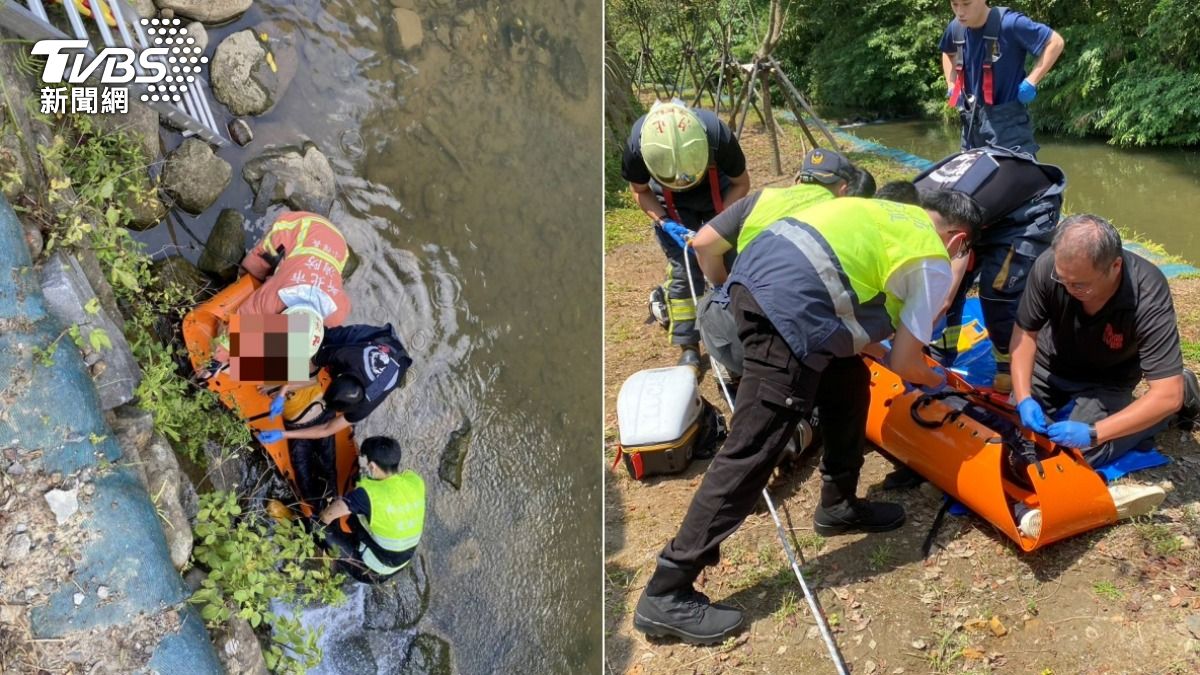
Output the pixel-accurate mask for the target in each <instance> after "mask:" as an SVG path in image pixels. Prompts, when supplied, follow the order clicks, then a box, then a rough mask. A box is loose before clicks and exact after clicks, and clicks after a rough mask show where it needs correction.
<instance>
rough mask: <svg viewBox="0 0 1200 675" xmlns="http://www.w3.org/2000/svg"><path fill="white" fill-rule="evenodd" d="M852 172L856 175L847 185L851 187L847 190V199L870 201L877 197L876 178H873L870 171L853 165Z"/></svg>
mask: <svg viewBox="0 0 1200 675" xmlns="http://www.w3.org/2000/svg"><path fill="white" fill-rule="evenodd" d="M850 172H851V173H852V174H854V175H853V177H851V179H850V180H849V181H847V184H848V185H849V186H850V187H849V188H848V189H847V190H846V196H847V197H863V198H864V199H870V198H871V197H873V196H875V176H872V175H871V172H870V171H867V170H866V169H864V168H862V167H861V166H856V165H853V164H852V165H851V166H850Z"/></svg>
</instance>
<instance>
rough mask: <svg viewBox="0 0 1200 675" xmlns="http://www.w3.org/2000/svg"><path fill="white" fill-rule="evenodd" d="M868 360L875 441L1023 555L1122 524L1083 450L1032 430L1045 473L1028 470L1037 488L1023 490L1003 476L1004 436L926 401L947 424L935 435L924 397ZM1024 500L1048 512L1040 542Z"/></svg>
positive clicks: (993, 405)
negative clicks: (1029, 525) (1022, 521)
mask: <svg viewBox="0 0 1200 675" xmlns="http://www.w3.org/2000/svg"><path fill="white" fill-rule="evenodd" d="M867 361H868V366H869V367H870V369H871V407H870V413H869V415H868V420H867V438H868V439H870V441H871V442H872V443H875V444H876V445H878V446H879V447H880V448H883V449H884V450H885V451H886V452H887V453H888V454H889V455H891V456H892V457H894V458H895V459H897V460H899V461H900V462H903V463H904V464H905V465H907V466H908V467H910V468H911V469H913V470H914V471H916V472H917V473H919V474H921V476H923V477H924V478H925V479H926V480H928V481H929V482H931V483H933V484H934V485H936V486H937V487H939V488H941V489H942V490H943V491H944V492H946V493H947V494H949V495H950V496H951V497H953V498H954V499H956V500H958V501H959V502H961V503H962V504H963V505H964V506H966V507H967V508H969V509H970V510H971V511H973V512H974V513H976V514H977V515H979V516H980V517H981V518H983V519H984V520H986V521H988V522H989V523H991V524H992V525H994V526H996V528H997V529H999V530H1000V531H1001V532H1003V533H1004V534H1005V535H1007V536H1008V537H1009V538H1010V539H1012V540H1013V541H1014V542H1016V543H1017V545H1018V546H1020V547H1021V550H1023V551H1033V550H1036V549H1038V548H1041V547H1043V546H1046V545H1048V544H1052V543H1054V542H1056V541H1059V540H1061V539H1066V538H1068V537H1072V536H1074V535H1077V534H1080V533H1082V532H1087V531H1088V530H1092V529H1095V528H1098V527H1103V526H1105V525H1109V524H1112V523H1114V522H1116V520H1117V511H1116V507H1115V506H1114V505H1113V501H1112V497H1111V495H1110V494H1109V492H1108V488H1107V486H1106V485H1105V484H1104V481H1103V480H1102V479H1101V478H1100V476H1099V474H1097V473H1096V472H1095V471H1093V470H1092V468H1091V467H1090V466H1089V465H1088V463H1087V462H1086V461H1085V460H1084V459H1083V456H1082V455H1081V454H1080V453H1079V451H1077V450H1074V449H1072V448H1064V447H1060V446H1056V445H1054V444H1052V443H1050V441H1048V440H1047V439H1045V438H1043V437H1040V436H1036V435H1034V434H1032V433H1031V432H1024V433H1023V436H1024V437H1025V438H1027V439H1030V440H1033V441H1034V443H1036V444H1037V446H1038V450H1039V455H1040V456H1041V460H1040V462H1041V468H1042V470H1041V471H1040V472H1039V471H1038V470H1037V468H1036V466H1035V465H1033V464H1030V465H1029V466H1028V467H1026V471H1027V473H1028V475H1029V482H1030V485H1031V486H1032V490H1030V489H1027V488H1025V487H1022V486H1020V485H1017V484H1015V483H1013V482H1012V481H1010V480H1008V479H1007V478H1006V477H1005V476H1004V475H1003V471H1002V466H1003V463H1004V461H1005V447H1004V444H1003V443H1002V441H1001V438H1000V435H999V434H998V433H996V432H995V431H994V430H992V429H990V428H989V427H987V426H986V425H984V424H983V423H981V422H979V421H977V420H975V419H972V418H971V417H969V416H967V415H953V414H952V413H953V411H954V408H952V407H951V406H950V405H948V404H947V403H945V402H944V401H940V400H928V399H926V400H925V401H922V402H921V404H920V405H921V409H920V410H919V411H918V412H919V413H920V416H921V417H926V418H932V419H939V418H940V419H944V420H946V421H945V423H944V424H942V425H941V426H940V427H938V428H932V429H931V428H928V427H926V426H922V425H921V424H918V423H917V421H916V420H915V419H914V416H913V410H912V408H913V406H914V404H917V403H918V400H919V399H921V396H922V393H921V391H919V390H913V391H909V392H905V387H904V383H903V381H902V380H901V379H900V376H899V375H896V374H895V373H893V372H892V371H890V370H888V369H887V368H886V367H884V366H883V365H881V364H879V363H877V362H875V361H872V360H870V359H868V360H867ZM950 376H951V377H950V379H951V382H950V384H951V386H952V387H954V388H956V389H958V390H959V391H960V392H964V393H967V392H973V393H975V396H973V397H972V401H973V402H976V403H978V404H980V405H981V406H982V407H984V408H987V409H988V410H989V411H990V412H993V413H996V414H998V415H1001V416H1005V417H1007V418H1008V419H1015V417H1014V413H1013V411H1012V410H1011V408H1007V406H1002V405H1000V404H998V403H997V402H995V401H989V399H988V398H987V397H986V396H983V395H979V394H978V392H974V390H971V388H970V385H968V384H966V383H965V382H963V381H962V380H961V379H959V378H957V377H955V376H953V374H952V373H951V374H950ZM1016 502H1022V503H1024V504H1025V505H1026V506H1027V507H1029V508H1038V509H1041V512H1042V529H1041V533H1040V534H1039V536H1037V537H1036V538H1032V537H1027V536H1025V535H1024V534H1023V533H1021V531H1020V530H1019V529H1017V522H1016V519H1015V517H1014V515H1013V505H1014V504H1015V503H1016Z"/></svg>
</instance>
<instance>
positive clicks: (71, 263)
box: [41, 251, 142, 410]
mask: <svg viewBox="0 0 1200 675" xmlns="http://www.w3.org/2000/svg"><path fill="white" fill-rule="evenodd" d="M41 273H42V278H41V282H42V293H43V294H44V295H45V296H46V307H47V309H49V310H50V313H51V314H52V315H53V316H54V317H55V318H56V319H58V320H59V322H61V323H62V325H63V327H64V328H67V327H69V326H72V325H77V326H79V329H80V335H81V336H82V338H83V344H84V351H85V353H90V357H89V358H88V359H87V361H88V362H89V364H90V365H91V371H92V382H93V383H94V384H95V385H96V393H98V394H99V395H100V407H101V408H102V409H103V410H111V409H113V408H115V407H117V406H119V405H121V404H122V403H126V402H128V401H130V400H132V399H133V392H134V389H136V388H137V385H138V382H140V381H141V379H142V371H141V368H139V367H138V364H137V361H136V360H134V358H133V353H132V352H131V351H130V349H129V343H128V342H126V341H125V336H124V334H122V332H121V329H120V328H119V327H118V325H117V323H116V322H115V321H113V320H112V318H110V317H109V316H108V312H106V311H105V310H104V309H103V307H102V306H101V307H99V308H98V311H97V312H96V313H95V314H92V313H90V312H88V311H87V310H86V309H85V307H86V306H87V304H88V303H89V302H91V301H92V300H93V299H95V300H96V304H97V305H99V299H98V298H96V294H95V293H94V292H93V291H92V287H91V285H90V284H88V280H87V276H86V275H85V274H84V272H83V269H82V268H80V266H79V262H78V261H76V260H75V259H74V258H72V257H70V256H67V255H65V254H64V253H63V252H62V251H57V252H55V253H54V255H52V256H50V258H49V259H48V260H47V261H46V263H45V264H44V265H42V270H41ZM97 329H100V330H103V331H104V333H105V334H106V335H107V336H108V340H109V342H110V343H111V344H112V346H111V347H109V348H106V349H101V350H92V348H91V335H92V333H93V332H94V331H95V330H97ZM63 346H64V345H62V343H60V348H61V347H63ZM66 347H67V348H71V349H73V348H74V345H71V344H70V343H69V342H68V343H67V345H66Z"/></svg>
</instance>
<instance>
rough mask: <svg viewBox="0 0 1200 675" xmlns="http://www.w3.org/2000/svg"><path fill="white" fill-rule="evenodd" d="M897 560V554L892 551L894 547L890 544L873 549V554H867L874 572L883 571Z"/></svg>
mask: <svg viewBox="0 0 1200 675" xmlns="http://www.w3.org/2000/svg"><path fill="white" fill-rule="evenodd" d="M895 559H896V555H895V552H894V551H892V545H891V544H890V543H888V542H883V543H881V544H879V545H878V546H876V547H875V548H873V549H871V552H870V553H869V554H867V562H868V563H869V564H870V565H871V569H873V570H881V569H883V568H885V567H887V566H888V565H889V564H891V563H892V561H893V560H895Z"/></svg>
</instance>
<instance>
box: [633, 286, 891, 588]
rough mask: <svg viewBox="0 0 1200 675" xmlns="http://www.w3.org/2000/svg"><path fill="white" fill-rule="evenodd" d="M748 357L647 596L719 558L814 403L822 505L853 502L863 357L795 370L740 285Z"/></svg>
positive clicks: (735, 300) (864, 392)
mask: <svg viewBox="0 0 1200 675" xmlns="http://www.w3.org/2000/svg"><path fill="white" fill-rule="evenodd" d="M729 294H730V310H731V311H732V312H733V314H734V318H735V320H736V321H737V324H738V337H739V338H740V339H741V341H742V345H743V347H744V349H745V359H744V361H743V365H744V374H743V376H742V383H741V386H740V387H739V388H738V394H737V404H736V410H735V411H734V414H733V421H732V426H731V430H730V433H729V438H728V439H726V441H725V445H724V447H722V448H721V450H720V452H718V453H717V455H716V457H714V458H713V460H712V463H711V464H709V466H708V470H707V471H706V472H705V474H704V480H703V481H702V482H701V483H700V488H699V489H698V490H697V491H696V494H695V495H694V496H693V497H692V503H691V505H690V506H689V507H688V512H687V515H686V516H684V519H683V524H681V525H680V527H679V532H678V533H677V534H676V535H675V538H674V539H672V540H671V541H670V542H668V543H667V546H666V548H664V549H663V550H662V552H661V553H660V554H659V558H658V567H657V568H656V569H655V571H654V575H653V576H652V577H651V578H650V581H649V583H647V585H646V593H648V594H650V595H663V594H666V593H669V592H671V591H673V590H675V589H679V588H685V587H688V586H690V585H691V584H692V582H693V581H694V580H695V578H696V577H697V576H698V575H699V574H700V571H701V570H703V569H704V567H706V566H708V565H713V564H716V563H717V561H718V560H720V546H721V542H722V541H724V540H725V538H726V537H728V536H729V535H731V534H733V533H734V531H736V530H737V528H738V527H739V526H741V524H742V521H744V520H745V519H746V516H748V515H750V512H751V511H752V510H753V509H754V505H755V504H756V503H757V502H758V499H759V495H760V494H761V492H762V490H763V488H765V487H766V485H767V482H768V481H769V480H770V477H771V471H772V470H773V469H774V467H775V465H776V464H777V463H778V460H779V455H780V453H781V452H783V449H784V447H785V446H786V445H787V442H788V440H789V439H790V438H791V437H792V434H793V433H794V432H795V429H796V425H797V424H798V423H799V421H800V420H801V419H805V418H807V417H808V415H809V412H810V411H811V410H812V408H813V405H814V404H816V405H820V406H821V415H822V420H821V425H822V428H823V429H824V430H825V431H824V434H825V444H824V455H823V456H822V459H821V476H822V478H823V480H824V481H825V482H824V485H823V487H822V490H821V502H822V504H824V505H832V504H834V503H837V502H839V501H842V500H844V499H848V498H850V497H852V496H854V494H855V491H856V489H857V487H858V474H859V471H860V470H861V469H862V465H863V450H864V447H865V443H866V426H867V409H868V407H869V405H870V371H869V370H868V369H867V365H866V364H865V363H864V362H863V360H862V358H861V357H858V356H852V357H848V358H835V359H833V360H831V361H830V362H829V365H828V366H826V367H825V368H824V369H822V370H816V369H813V368H811V367H808V366H806V365H804V364H803V363H801V362H800V361H799V360H798V359H797V358H796V355H795V354H793V353H792V350H791V347H789V346H788V344H787V342H786V341H784V339H783V337H782V336H781V335H780V334H779V332H778V331H777V330H775V327H774V326H773V325H772V324H771V322H770V320H769V319H768V318H767V317H766V316H764V315H763V311H762V309H761V308H760V307H759V305H758V303H757V302H755V301H754V297H753V296H752V295H751V294H750V291H749V290H747V289H746V288H745V287H744V286H742V285H740V284H735V285H734V286H733V287H732V288H730V291H729Z"/></svg>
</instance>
